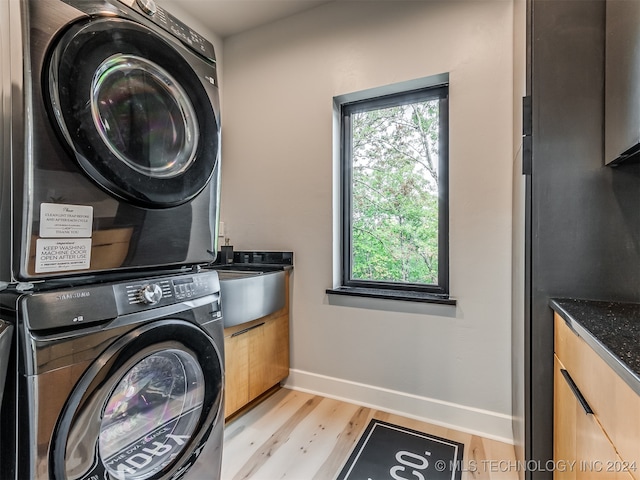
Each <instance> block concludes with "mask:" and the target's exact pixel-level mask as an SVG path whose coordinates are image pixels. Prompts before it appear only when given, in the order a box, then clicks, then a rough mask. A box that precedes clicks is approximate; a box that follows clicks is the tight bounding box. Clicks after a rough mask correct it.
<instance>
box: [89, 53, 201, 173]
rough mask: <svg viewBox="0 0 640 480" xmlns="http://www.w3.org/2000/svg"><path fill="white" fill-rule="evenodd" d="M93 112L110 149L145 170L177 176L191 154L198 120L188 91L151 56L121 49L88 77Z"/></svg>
mask: <svg viewBox="0 0 640 480" xmlns="http://www.w3.org/2000/svg"><path fill="white" fill-rule="evenodd" d="M91 113H92V115H93V121H94V125H95V128H96V130H97V131H98V134H99V135H100V138H101V139H102V141H103V142H104V144H105V145H106V146H107V147H108V148H109V150H110V151H111V153H113V155H114V156H115V157H116V158H117V159H118V160H119V161H121V162H123V163H124V164H125V165H127V166H129V167H131V169H133V170H135V171H137V172H139V173H141V174H143V175H147V176H149V177H154V178H171V177H175V176H177V175H180V174H182V173H183V172H184V171H185V170H186V169H187V168H189V167H190V166H191V164H192V163H193V161H194V159H195V155H196V151H197V146H198V120H197V118H196V113H195V110H194V108H193V106H192V105H191V101H190V100H189V96H188V95H187V93H186V92H185V91H184V89H183V88H182V87H181V86H180V84H179V83H178V82H177V81H176V80H175V79H174V78H173V77H172V76H171V74H170V73H169V72H167V71H166V70H164V69H163V68H162V67H160V66H159V65H156V64H155V63H153V62H151V61H149V60H146V59H144V58H142V57H138V56H136V55H122V54H116V55H113V56H112V57H109V58H107V59H106V60H105V61H104V62H103V63H102V64H101V65H100V66H99V67H98V70H97V71H96V73H95V75H94V78H93V81H92V85H91Z"/></svg>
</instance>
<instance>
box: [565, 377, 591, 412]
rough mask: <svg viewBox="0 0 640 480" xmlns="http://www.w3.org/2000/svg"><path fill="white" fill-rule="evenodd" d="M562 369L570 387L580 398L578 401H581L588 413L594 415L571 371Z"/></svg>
mask: <svg viewBox="0 0 640 480" xmlns="http://www.w3.org/2000/svg"><path fill="white" fill-rule="evenodd" d="M560 371H561V372H562V376H563V377H564V379H565V380H566V381H567V384H568V385H569V388H570V389H571V391H572V392H573V394H574V395H575V397H576V399H577V400H578V402H580V405H582V408H583V409H584V412H585V413H586V414H587V415H592V414H593V410H591V407H590V406H589V403H588V402H587V399H586V398H584V396H583V395H582V392H581V391H580V389H579V388H578V386H577V385H576V383H575V382H574V381H573V378H571V375H569V372H567V371H566V370H565V369H564V368H562V369H560Z"/></svg>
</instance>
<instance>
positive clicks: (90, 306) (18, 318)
mask: <svg viewBox="0 0 640 480" xmlns="http://www.w3.org/2000/svg"><path fill="white" fill-rule="evenodd" d="M219 291H220V284H219V281H218V276H217V274H216V272H204V273H183V274H180V275H169V276H166V275H165V276H159V277H153V278H146V279H130V280H127V281H120V282H114V283H103V284H98V285H88V286H82V287H74V288H71V289H54V290H48V291H46V292H37V293H26V294H21V293H19V292H8V291H5V292H3V293H2V294H1V295H0V299H1V301H2V302H1V303H2V306H3V315H4V316H7V315H9V316H12V317H13V318H14V321H15V324H16V335H14V336H15V338H16V340H15V350H14V352H15V354H14V355H13V357H14V359H15V364H16V365H14V367H15V368H14V370H13V372H14V373H15V374H17V375H15V374H14V376H13V377H14V378H13V379H12V380H8V381H7V386H8V389H7V395H5V402H4V405H3V412H2V415H3V419H2V431H3V442H2V444H1V449H2V457H1V462H2V472H0V473H1V474H2V478H15V479H16V480H17V479H25V478H29V479H36V480H37V479H52V480H63V479H64V480H71V479H75V480H80V479H86V480H89V479H100V480H115V479H119V480H133V479H136V480H146V479H155V480H157V479H162V480H166V479H175V478H181V477H182V476H184V475H185V474H186V472H188V471H189V469H190V468H191V467H192V466H194V465H196V464H197V463H198V461H199V456H200V454H201V452H203V450H205V449H206V462H207V472H208V475H210V477H209V478H211V479H216V478H219V474H220V465H221V461H222V435H223V424H224V418H223V417H224V413H223V412H224V391H223V388H224V339H223V327H222V316H221V310H220V302H219V300H220V296H219ZM8 378H9V377H8Z"/></svg>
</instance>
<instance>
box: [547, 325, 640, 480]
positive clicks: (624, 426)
mask: <svg viewBox="0 0 640 480" xmlns="http://www.w3.org/2000/svg"><path fill="white" fill-rule="evenodd" d="M555 353H556V356H557V357H558V359H559V360H560V362H561V363H562V364H563V365H564V367H565V368H566V369H567V371H568V372H569V373H570V375H571V377H572V378H573V380H574V382H575V383H576V386H577V387H578V388H579V389H580V391H581V392H582V394H583V395H584V397H585V399H586V400H587V402H588V403H589V405H590V406H591V408H592V409H593V411H594V413H595V415H596V416H597V418H598V421H599V422H600V424H601V425H602V428H603V429H604V431H605V432H606V434H607V436H608V437H609V438H610V440H611V442H612V443H613V444H614V445H615V447H616V450H617V451H618V454H619V455H620V457H621V458H622V459H623V460H624V461H626V462H636V467H637V468H638V470H636V471H635V472H632V474H633V476H634V477H635V478H640V396H638V395H637V394H636V393H635V392H634V391H633V390H632V389H631V388H630V387H629V386H628V385H627V384H626V383H625V382H624V380H622V378H620V376H619V375H617V374H616V373H615V372H614V371H613V370H612V369H611V368H610V367H609V366H608V365H607V364H606V362H605V361H604V360H603V359H602V358H601V357H600V356H599V355H598V354H597V353H596V352H595V351H594V350H593V349H592V348H591V347H590V346H589V345H588V344H587V343H586V342H585V341H584V340H583V339H582V338H580V337H579V336H578V335H577V334H576V333H575V332H574V331H573V330H571V329H570V328H569V326H568V325H567V323H566V322H565V320H564V319H563V318H562V317H560V315H558V314H557V313H556V314H555Z"/></svg>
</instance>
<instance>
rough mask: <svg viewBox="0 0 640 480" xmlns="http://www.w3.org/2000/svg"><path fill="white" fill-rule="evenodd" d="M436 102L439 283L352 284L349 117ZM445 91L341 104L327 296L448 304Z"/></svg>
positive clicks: (433, 89) (442, 88)
mask: <svg viewBox="0 0 640 480" xmlns="http://www.w3.org/2000/svg"><path fill="white" fill-rule="evenodd" d="M436 98H437V99H439V100H440V106H439V116H440V118H439V147H438V148H439V155H438V163H439V164H438V282H437V284H433V285H430V284H420V283H408V282H389V281H376V280H360V279H353V278H352V275H351V272H352V258H353V255H352V242H351V240H352V218H353V211H352V203H351V202H352V195H351V189H352V181H353V177H352V165H353V161H352V157H351V154H352V148H351V147H352V144H351V141H352V135H351V115H352V114H353V113H358V112H363V111H369V110H376V109H381V108H386V107H391V106H396V105H402V104H408V103H416V102H420V101H425V100H432V99H436ZM448 102H449V86H448V84H438V85H434V86H428V87H424V88H418V89H413V90H407V91H400V92H395V93H392V94H388V95H382V96H377V97H372V98H363V99H358V100H356V101H351V102H345V103H342V104H340V105H338V107H339V121H340V175H341V180H340V188H341V212H340V214H341V256H342V258H341V269H342V271H341V287H340V288H338V289H333V290H329V291H328V293H335V294H347V295H359V296H373V297H378V298H399V299H404V300H412V301H435V302H438V301H441V302H442V303H451V302H450V301H448V299H449V293H450V292H449V108H448Z"/></svg>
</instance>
